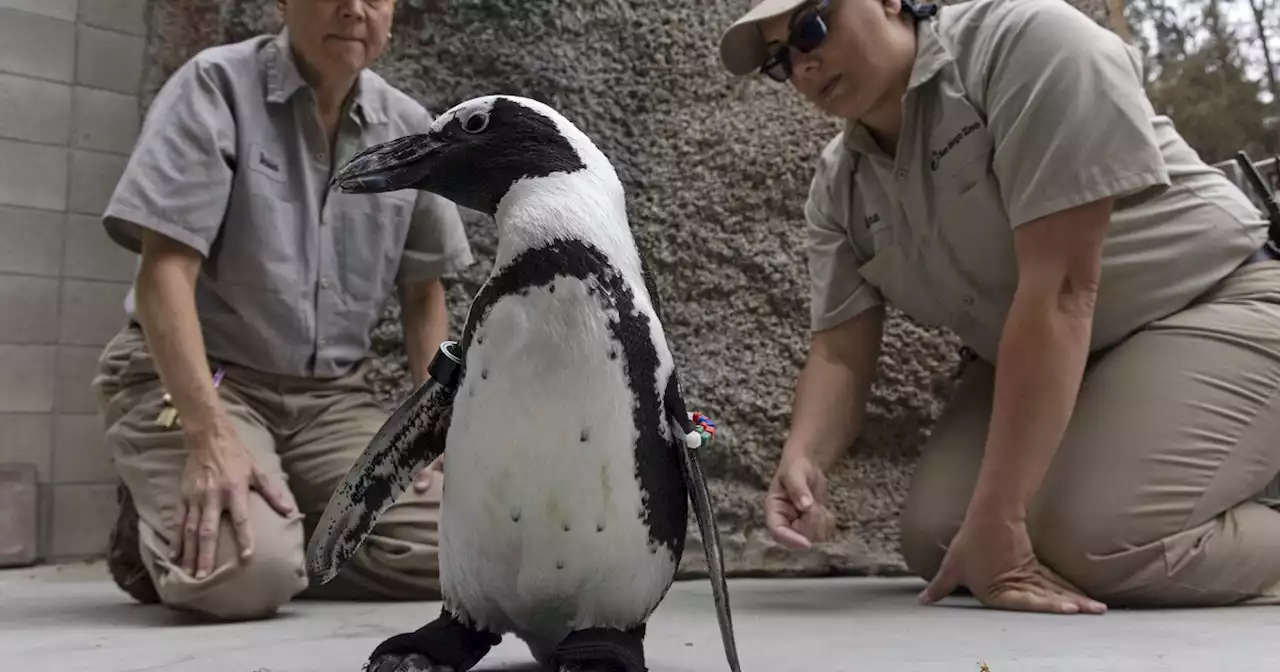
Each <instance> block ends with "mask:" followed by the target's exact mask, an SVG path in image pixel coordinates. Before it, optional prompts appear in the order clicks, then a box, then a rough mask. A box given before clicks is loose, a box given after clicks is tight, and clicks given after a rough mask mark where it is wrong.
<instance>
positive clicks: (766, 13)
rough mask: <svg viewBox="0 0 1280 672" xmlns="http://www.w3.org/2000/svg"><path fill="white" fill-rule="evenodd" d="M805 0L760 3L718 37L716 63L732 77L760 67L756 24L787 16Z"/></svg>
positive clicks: (761, 42) (761, 47)
mask: <svg viewBox="0 0 1280 672" xmlns="http://www.w3.org/2000/svg"><path fill="white" fill-rule="evenodd" d="M808 1H809V0H760V2H757V3H756V5H755V6H754V7H752V8H751V10H750V11H748V12H747V13H746V14H744V15H743V16H742V18H740V19H738V20H737V21H734V22H733V24H732V25H730V26H729V27H728V28H727V29H726V30H725V31H724V34H723V35H721V36H720V63H721V64H723V65H724V67H725V69H726V70H728V71H729V72H731V73H733V74H734V75H739V76H741V75H748V74H751V73H752V72H755V71H756V70H758V69H759V68H760V66H761V65H763V64H764V59H765V57H766V53H765V49H764V45H765V40H764V36H763V35H761V34H760V22H761V21H765V20H767V19H772V18H773V17H775V16H779V15H782V14H790V13H791V12H792V11H794V10H795V9H796V8H797V7H799V6H800V5H803V4H805V3H806V2H808Z"/></svg>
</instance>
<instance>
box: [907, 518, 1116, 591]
mask: <svg viewBox="0 0 1280 672" xmlns="http://www.w3.org/2000/svg"><path fill="white" fill-rule="evenodd" d="M958 586H965V587H967V588H968V589H969V590H970V592H972V593H973V595H974V597H976V598H978V601H979V602H981V603H982V604H983V605H985V606H988V607H995V608H997V609H1009V610H1014V611H1039V612H1049V613H1058V614H1079V613H1086V614H1101V613H1104V612H1106V610H1107V607H1106V605H1104V604H1102V603H1101V602H1097V601H1095V600H1091V599H1089V598H1088V597H1085V596H1084V594H1083V593H1082V591H1080V589H1078V588H1076V587H1075V586H1073V585H1071V584H1070V583H1069V582H1068V581H1067V580H1066V579H1064V578H1062V577H1061V576H1058V574H1057V573H1055V572H1054V571H1053V570H1051V569H1049V568H1048V567H1045V566H1044V565H1042V564H1040V561H1039V560H1038V559H1036V556H1035V553H1034V552H1033V551H1032V549H1031V538H1030V537H1029V536H1028V535H1027V527H1026V524H1025V522H1022V521H1019V520H1016V519H1010V518H1009V517H1007V516H1000V515H994V514H987V515H983V514H975V513H973V512H970V515H968V516H966V517H965V521H964V523H963V524H962V525H961V526H960V530H959V532H958V533H957V534H956V536H955V538H954V539H953V540H952V542H951V545H950V547H949V548H948V549H947V554H946V556H945V557H944V558H943V559H942V565H941V567H940V568H939V569H938V573H937V574H936V575H935V576H934V577H933V580H932V581H930V582H929V585H928V586H926V587H925V589H924V592H922V593H921V594H920V601H921V602H922V603H924V604H932V603H934V602H937V601H938V600H941V599H943V598H945V597H947V596H948V595H950V594H951V592H952V591H954V590H955V589H956V588H957V587H958Z"/></svg>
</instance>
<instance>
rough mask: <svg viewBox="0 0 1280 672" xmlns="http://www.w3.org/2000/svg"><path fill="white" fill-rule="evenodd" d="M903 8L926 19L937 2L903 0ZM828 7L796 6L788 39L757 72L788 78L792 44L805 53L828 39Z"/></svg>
mask: <svg viewBox="0 0 1280 672" xmlns="http://www.w3.org/2000/svg"><path fill="white" fill-rule="evenodd" d="M902 8H903V9H904V10H906V11H907V12H910V14H911V15H912V16H914V17H915V18H916V19H917V20H919V19H927V18H929V17H931V16H934V15H935V14H937V13H938V6H937V5H936V4H933V3H931V2H920V3H917V2H916V1H915V0H902ZM829 9H831V0H819V2H818V3H817V4H813V5H808V6H806V7H802V8H800V9H798V10H796V12H795V14H793V15H792V16H791V22H790V27H789V31H788V33H787V41H786V42H785V43H783V44H781V45H779V46H778V49H777V51H774V52H773V53H772V54H771V55H770V56H769V58H768V59H766V60H765V62H764V65H761V66H760V72H763V73H764V74H766V75H768V76H769V78H770V79H772V80H773V81H775V82H785V81H787V80H788V79H791V48H792V47H795V48H796V49H799V50H800V51H801V53H805V54H807V53H809V52H811V51H813V50H814V49H817V48H818V47H820V46H822V43H823V42H824V41H826V39H827V21H826V19H825V18H824V17H823V15H824V14H826V13H827V10H829ZM775 44H776V43H775Z"/></svg>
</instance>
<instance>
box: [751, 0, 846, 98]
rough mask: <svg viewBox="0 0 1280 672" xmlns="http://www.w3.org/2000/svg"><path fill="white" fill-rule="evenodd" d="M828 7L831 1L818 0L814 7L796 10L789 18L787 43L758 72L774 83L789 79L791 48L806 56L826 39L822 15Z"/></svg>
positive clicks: (825, 25) (824, 22) (824, 21)
mask: <svg viewBox="0 0 1280 672" xmlns="http://www.w3.org/2000/svg"><path fill="white" fill-rule="evenodd" d="M830 6H831V0H820V1H819V2H818V3H817V4H815V5H808V6H806V7H802V8H800V9H798V10H796V12H795V14H793V15H792V16H791V22H790V27H789V32H788V34H787V41H786V42H785V43H783V44H781V45H779V47H778V49H777V51H774V52H773V53H772V54H771V55H770V56H769V58H768V59H767V60H766V61H765V62H764V65H762V66H760V72H763V73H764V74H766V75H768V76H769V78H770V79H772V80H773V81H775V82H785V81H787V80H788V79H791V49H792V47H794V48H796V49H799V50H800V51H801V52H802V53H806V54H807V53H809V52H811V51H813V50H814V49H817V48H818V47H819V46H821V45H822V43H823V41H824V40H826V39H827V22H826V20H825V19H823V16H822V15H823V14H824V13H825V12H826V11H827V9H829V8H830Z"/></svg>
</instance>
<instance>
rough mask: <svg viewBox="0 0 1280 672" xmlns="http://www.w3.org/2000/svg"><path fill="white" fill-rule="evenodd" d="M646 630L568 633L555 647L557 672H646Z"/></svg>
mask: <svg viewBox="0 0 1280 672" xmlns="http://www.w3.org/2000/svg"><path fill="white" fill-rule="evenodd" d="M644 633H645V626H644V624H643V623H642V624H640V625H638V626H636V627H634V628H632V629H630V630H613V629H609V628H589V629H586V630H578V631H576V632H573V633H570V634H569V636H568V637H565V638H564V641H563V642H561V643H560V645H559V646H558V647H556V654H555V655H556V659H557V660H558V661H559V663H560V672H647V670H648V669H649V668H647V667H645V662H644Z"/></svg>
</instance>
